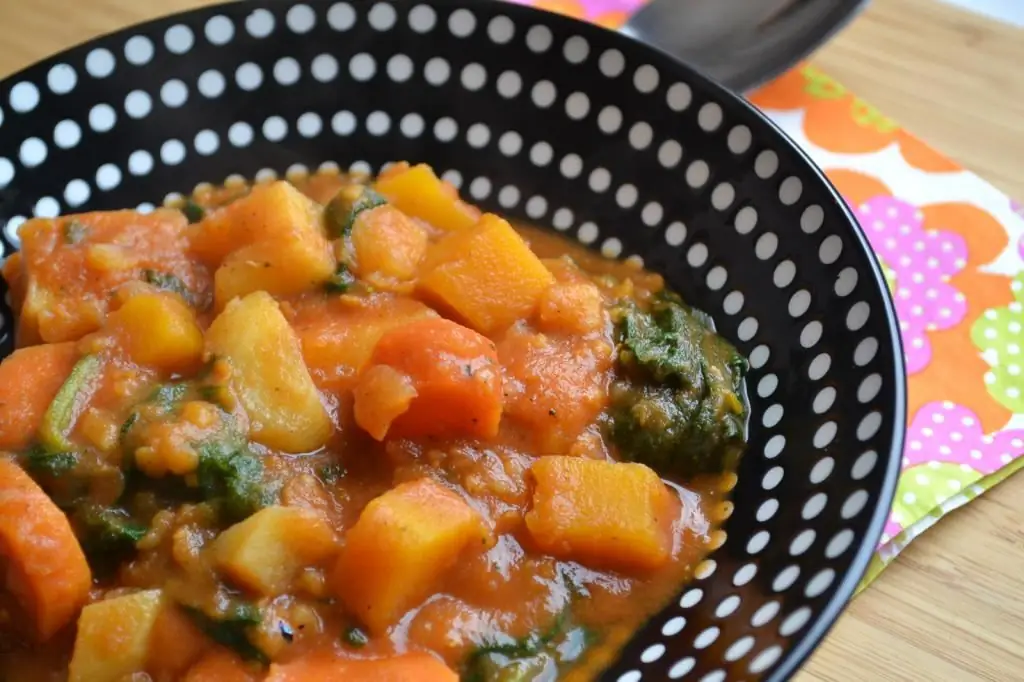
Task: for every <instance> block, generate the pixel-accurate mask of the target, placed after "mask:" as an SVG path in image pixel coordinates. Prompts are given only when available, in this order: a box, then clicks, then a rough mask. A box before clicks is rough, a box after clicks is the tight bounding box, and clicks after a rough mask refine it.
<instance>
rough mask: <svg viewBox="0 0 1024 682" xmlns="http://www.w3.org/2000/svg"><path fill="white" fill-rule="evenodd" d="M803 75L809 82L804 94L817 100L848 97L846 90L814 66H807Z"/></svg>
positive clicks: (805, 86)
mask: <svg viewBox="0 0 1024 682" xmlns="http://www.w3.org/2000/svg"><path fill="white" fill-rule="evenodd" d="M802 73H803V76H804V78H805V79H806V81H807V83H806V84H805V85H804V92H806V93H807V94H808V95H810V96H811V97H813V98H815V99H842V98H843V97H844V96H845V95H846V88H844V87H843V86H842V85H840V84H839V83H838V82H836V81H835V80H833V79H832V78H831V77H830V76H827V75H825V74H824V73H822V72H821V71H819V70H818V69H816V68H814V67H813V66H805V67H804V68H803V71H802Z"/></svg>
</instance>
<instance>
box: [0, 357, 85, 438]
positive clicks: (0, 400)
mask: <svg viewBox="0 0 1024 682" xmlns="http://www.w3.org/2000/svg"><path fill="white" fill-rule="evenodd" d="M78 357H79V356H78V351H77V350H76V348H75V344H74V343H71V342H68V343H52V344H45V345H42V346H30V347H28V348H22V349H19V350H16V351H14V353H12V354H11V355H9V356H7V357H6V358H5V359H4V361H3V362H2V363H0V448H2V449H5V450H21V449H23V448H25V447H27V446H28V445H29V444H30V443H31V442H32V440H33V439H34V438H35V437H36V434H37V433H38V432H39V428H40V427H41V426H42V424H43V415H44V414H46V410H47V408H48V407H49V406H50V403H52V402H53V399H54V397H55V396H56V395H57V392H58V391H59V390H60V388H61V386H63V385H64V382H65V381H67V379H68V377H69V376H70V375H71V369H72V368H73V367H74V366H75V362H76V361H77V360H78Z"/></svg>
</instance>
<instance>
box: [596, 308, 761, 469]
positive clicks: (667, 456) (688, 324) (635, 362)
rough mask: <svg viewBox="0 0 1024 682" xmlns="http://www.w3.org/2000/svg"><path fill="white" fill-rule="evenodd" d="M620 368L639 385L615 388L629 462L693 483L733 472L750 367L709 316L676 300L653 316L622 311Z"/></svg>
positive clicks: (613, 421)
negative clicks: (744, 385)
mask: <svg viewBox="0 0 1024 682" xmlns="http://www.w3.org/2000/svg"><path fill="white" fill-rule="evenodd" d="M616 314H617V316H618V318H619V319H618V320H617V331H618V333H619V337H620V338H619V362H620V364H621V365H622V366H623V367H624V369H626V370H627V372H629V374H630V375H631V378H632V381H629V382H619V383H617V384H615V385H614V386H613V387H612V390H611V399H612V400H611V402H612V413H611V418H610V423H609V431H610V436H611V439H612V440H613V441H614V442H615V444H616V445H617V446H618V448H619V451H620V454H621V456H622V457H623V458H624V459H628V460H632V461H637V462H642V463H644V464H647V465H648V466H650V467H652V468H653V469H655V470H656V471H658V472H660V473H662V474H666V475H676V476H681V477H683V478H689V477H691V476H695V475H698V474H704V473H716V472H720V471H723V470H725V469H727V468H729V467H731V466H732V465H733V464H734V463H735V462H736V460H738V458H739V456H740V454H741V453H742V450H743V446H744V438H745V432H746V416H747V415H746V413H747V408H746V403H745V400H744V398H743V394H742V381H743V376H744V374H745V373H746V369H747V362H746V360H745V359H744V358H743V357H742V356H740V355H739V353H738V352H737V351H736V349H735V348H734V347H733V346H732V345H731V344H730V343H729V342H728V341H726V340H725V339H723V338H722V337H720V336H718V335H717V334H716V333H715V332H714V329H712V327H711V324H710V322H709V321H708V320H707V319H706V318H705V317H704V316H703V314H702V313H699V312H698V311H694V310H692V309H689V308H687V307H686V306H684V305H683V303H682V301H681V300H679V299H678V298H677V297H675V296H672V295H661V296H658V297H656V298H655V299H654V300H653V301H652V304H651V311H650V312H644V311H641V310H639V309H638V308H636V307H635V306H633V305H632V304H629V305H627V306H623V307H622V308H620V309H618V310H617V311H616Z"/></svg>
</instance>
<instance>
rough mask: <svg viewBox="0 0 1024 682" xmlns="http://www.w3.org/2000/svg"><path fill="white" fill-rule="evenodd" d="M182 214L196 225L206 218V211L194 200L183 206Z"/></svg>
mask: <svg viewBox="0 0 1024 682" xmlns="http://www.w3.org/2000/svg"><path fill="white" fill-rule="evenodd" d="M181 212H182V213H184V214H185V217H186V218H188V222H189V223H192V224H195V223H198V222H199V221H201V220H202V219H203V218H205V217H206V209H205V208H203V207H202V206H200V205H199V204H197V203H196V202H195V201H193V200H192V199H188V200H186V201H185V203H184V204H182V206H181Z"/></svg>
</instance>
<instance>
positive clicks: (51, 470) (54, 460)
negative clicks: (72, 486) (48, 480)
mask: <svg viewBox="0 0 1024 682" xmlns="http://www.w3.org/2000/svg"><path fill="white" fill-rule="evenodd" d="M76 466H78V453H77V452H47V451H46V450H45V449H44V448H43V447H41V446H36V447H33V448H31V449H30V450H29V451H28V453H27V454H26V455H25V468H26V469H28V471H29V472H30V473H32V474H36V475H42V476H51V477H53V478H59V477H61V476H63V475H64V474H67V473H69V472H71V471H73V470H74V468H75V467H76Z"/></svg>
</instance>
